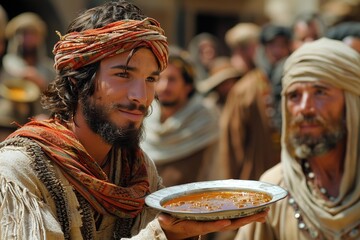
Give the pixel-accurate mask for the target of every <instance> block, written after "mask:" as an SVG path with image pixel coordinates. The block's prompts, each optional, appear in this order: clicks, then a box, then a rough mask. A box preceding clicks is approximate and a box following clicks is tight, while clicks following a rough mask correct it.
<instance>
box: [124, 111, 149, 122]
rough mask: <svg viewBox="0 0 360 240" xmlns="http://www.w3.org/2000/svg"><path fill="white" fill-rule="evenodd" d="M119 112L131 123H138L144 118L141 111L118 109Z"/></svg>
mask: <svg viewBox="0 0 360 240" xmlns="http://www.w3.org/2000/svg"><path fill="white" fill-rule="evenodd" d="M119 112H121V113H122V114H124V115H125V116H126V118H128V119H130V120H132V121H140V120H142V119H143V118H144V113H142V112H141V111H126V110H123V109H119Z"/></svg>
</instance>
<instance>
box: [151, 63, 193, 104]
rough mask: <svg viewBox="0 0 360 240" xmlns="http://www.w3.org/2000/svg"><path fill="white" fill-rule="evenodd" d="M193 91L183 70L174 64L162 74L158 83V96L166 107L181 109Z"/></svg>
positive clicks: (170, 64)
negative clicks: (186, 80)
mask: <svg viewBox="0 0 360 240" xmlns="http://www.w3.org/2000/svg"><path fill="white" fill-rule="evenodd" d="M191 90H192V86H191V85H190V84H187V83H186V82H185V80H184V78H183V76H182V74H181V70H180V69H179V68H178V67H177V66H176V65H174V64H172V63H169V65H168V66H167V68H166V69H165V70H164V71H163V72H162V73H161V74H160V80H159V82H158V83H156V94H157V96H158V98H159V102H160V104H161V105H162V106H164V107H173V108H179V107H181V106H183V105H185V104H186V102H187V101H188V94H189V92H190V91H191Z"/></svg>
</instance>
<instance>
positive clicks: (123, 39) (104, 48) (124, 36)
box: [53, 18, 168, 71]
mask: <svg viewBox="0 0 360 240" xmlns="http://www.w3.org/2000/svg"><path fill="white" fill-rule="evenodd" d="M59 35H60V34H59ZM137 47H148V48H150V49H151V50H152V52H153V53H154V54H155V56H156V58H157V59H158V61H159V64H160V70H163V69H165V68H166V66H167V61H168V43H167V39H166V37H165V36H164V30H163V29H162V28H161V27H160V24H159V23H158V22H157V21H156V20H155V19H152V18H145V19H144V20H141V21H139V20H121V21H117V22H113V23H110V24H108V25H106V26H104V27H102V28H97V29H88V30H85V31H82V32H71V33H68V34H66V35H64V36H60V40H59V41H58V42H57V43H56V44H55V46H54V49H53V53H54V55H55V65H54V66H55V69H56V70H59V71H62V70H76V69H78V68H80V67H82V66H86V65H88V64H91V63H94V62H97V61H99V60H101V59H104V58H107V57H111V56H114V55H117V54H120V53H124V52H128V51H130V50H132V49H134V48H137Z"/></svg>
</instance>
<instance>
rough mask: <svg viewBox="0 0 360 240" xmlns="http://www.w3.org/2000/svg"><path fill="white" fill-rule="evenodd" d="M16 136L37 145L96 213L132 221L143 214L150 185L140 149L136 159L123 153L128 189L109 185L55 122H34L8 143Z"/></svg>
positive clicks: (21, 129)
mask: <svg viewBox="0 0 360 240" xmlns="http://www.w3.org/2000/svg"><path fill="white" fill-rule="evenodd" d="M16 136H21V137H27V138H30V139H32V140H34V141H36V142H37V143H38V145H39V146H40V147H41V148H42V150H43V152H44V153H45V154H46V155H47V156H48V157H49V158H50V159H51V160H52V161H53V162H54V163H55V164H57V165H58V166H59V167H60V168H61V170H62V172H63V174H64V176H65V177H66V178H67V179H68V181H69V182H70V183H71V184H72V185H73V187H74V188H75V189H76V190H77V191H78V192H80V193H81V195H82V196H83V197H84V198H85V199H86V200H87V201H88V202H89V203H90V204H91V205H92V207H93V208H94V209H95V210H96V211H97V212H99V213H101V214H106V213H110V214H113V215H116V216H119V217H122V218H133V217H135V216H136V215H137V214H138V213H140V212H141V211H142V209H143V205H144V198H145V196H146V194H148V192H149V183H148V180H147V171H146V166H145V164H144V159H143V158H144V155H143V152H142V151H141V150H140V149H138V151H137V152H136V157H137V158H136V159H128V158H127V156H128V154H127V152H126V150H122V151H121V161H122V163H121V164H122V172H121V177H122V178H124V179H129V180H128V181H127V186H128V187H121V186H117V185H115V184H113V183H111V182H109V181H108V178H107V175H106V174H105V173H104V171H103V170H102V169H101V167H100V166H99V165H98V164H97V163H96V161H95V160H94V159H93V158H92V157H91V156H90V155H89V154H88V153H87V152H86V150H85V148H84V147H83V146H82V145H81V143H80V142H79V141H78V140H77V139H76V136H75V135H74V133H73V132H72V131H70V130H68V129H67V128H66V127H64V126H63V125H61V124H60V123H59V122H58V121H56V120H45V121H31V122H29V123H28V124H26V125H24V126H23V127H22V128H20V129H18V130H17V131H15V132H14V133H13V134H11V135H10V136H9V137H8V139H9V138H12V137H16Z"/></svg>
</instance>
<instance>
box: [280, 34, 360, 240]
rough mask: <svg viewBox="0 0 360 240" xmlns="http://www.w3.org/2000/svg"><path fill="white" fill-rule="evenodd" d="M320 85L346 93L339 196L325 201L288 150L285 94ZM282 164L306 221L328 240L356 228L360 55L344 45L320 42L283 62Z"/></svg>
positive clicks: (359, 185) (358, 217) (359, 218)
mask: <svg viewBox="0 0 360 240" xmlns="http://www.w3.org/2000/svg"><path fill="white" fill-rule="evenodd" d="M318 80H322V81H324V82H327V83H329V84H331V85H333V86H335V87H337V88H340V89H342V90H343V91H344V95H345V104H346V128H347V146H346V155H345V162H344V164H345V165H344V174H343V177H342V180H341V185H340V192H339V196H338V197H337V198H336V200H335V201H333V202H331V201H327V200H324V199H320V198H318V197H316V196H315V195H313V194H312V193H311V191H310V190H309V189H308V187H307V186H306V177H305V175H304V173H303V171H302V168H301V165H300V163H299V162H298V161H297V160H296V159H294V158H292V157H291V156H290V154H289V152H288V150H287V149H286V139H288V136H287V134H288V133H287V126H286V125H287V122H286V118H287V116H288V113H287V112H286V107H285V95H284V93H285V92H286V90H287V88H288V87H289V86H290V85H291V84H293V83H295V82H303V81H308V82H312V81H318ZM282 110H283V112H284V113H285V114H283V128H282V129H283V134H282V153H281V154H282V156H281V157H282V164H283V167H284V177H285V183H286V185H287V187H288V190H289V192H290V194H291V195H292V196H293V197H294V199H295V200H296V202H297V204H298V205H299V207H300V209H302V212H303V214H304V215H305V216H307V219H309V221H311V222H312V224H314V225H315V226H316V227H317V228H318V229H322V231H323V232H324V233H325V235H326V237H327V238H329V239H340V238H341V234H342V233H344V232H347V231H349V230H350V229H352V228H354V227H356V226H358V225H359V224H360V147H359V144H360V142H359V139H360V54H359V53H357V52H356V51H355V50H353V49H351V48H350V47H348V46H347V45H345V44H344V43H342V42H340V41H336V40H330V39H326V38H322V39H320V40H317V41H314V42H311V43H306V44H304V45H303V46H302V47H300V48H299V49H298V50H296V51H295V52H294V53H293V54H292V55H291V56H290V57H289V58H288V60H287V61H286V63H285V66H284V76H283V102H282Z"/></svg>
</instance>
